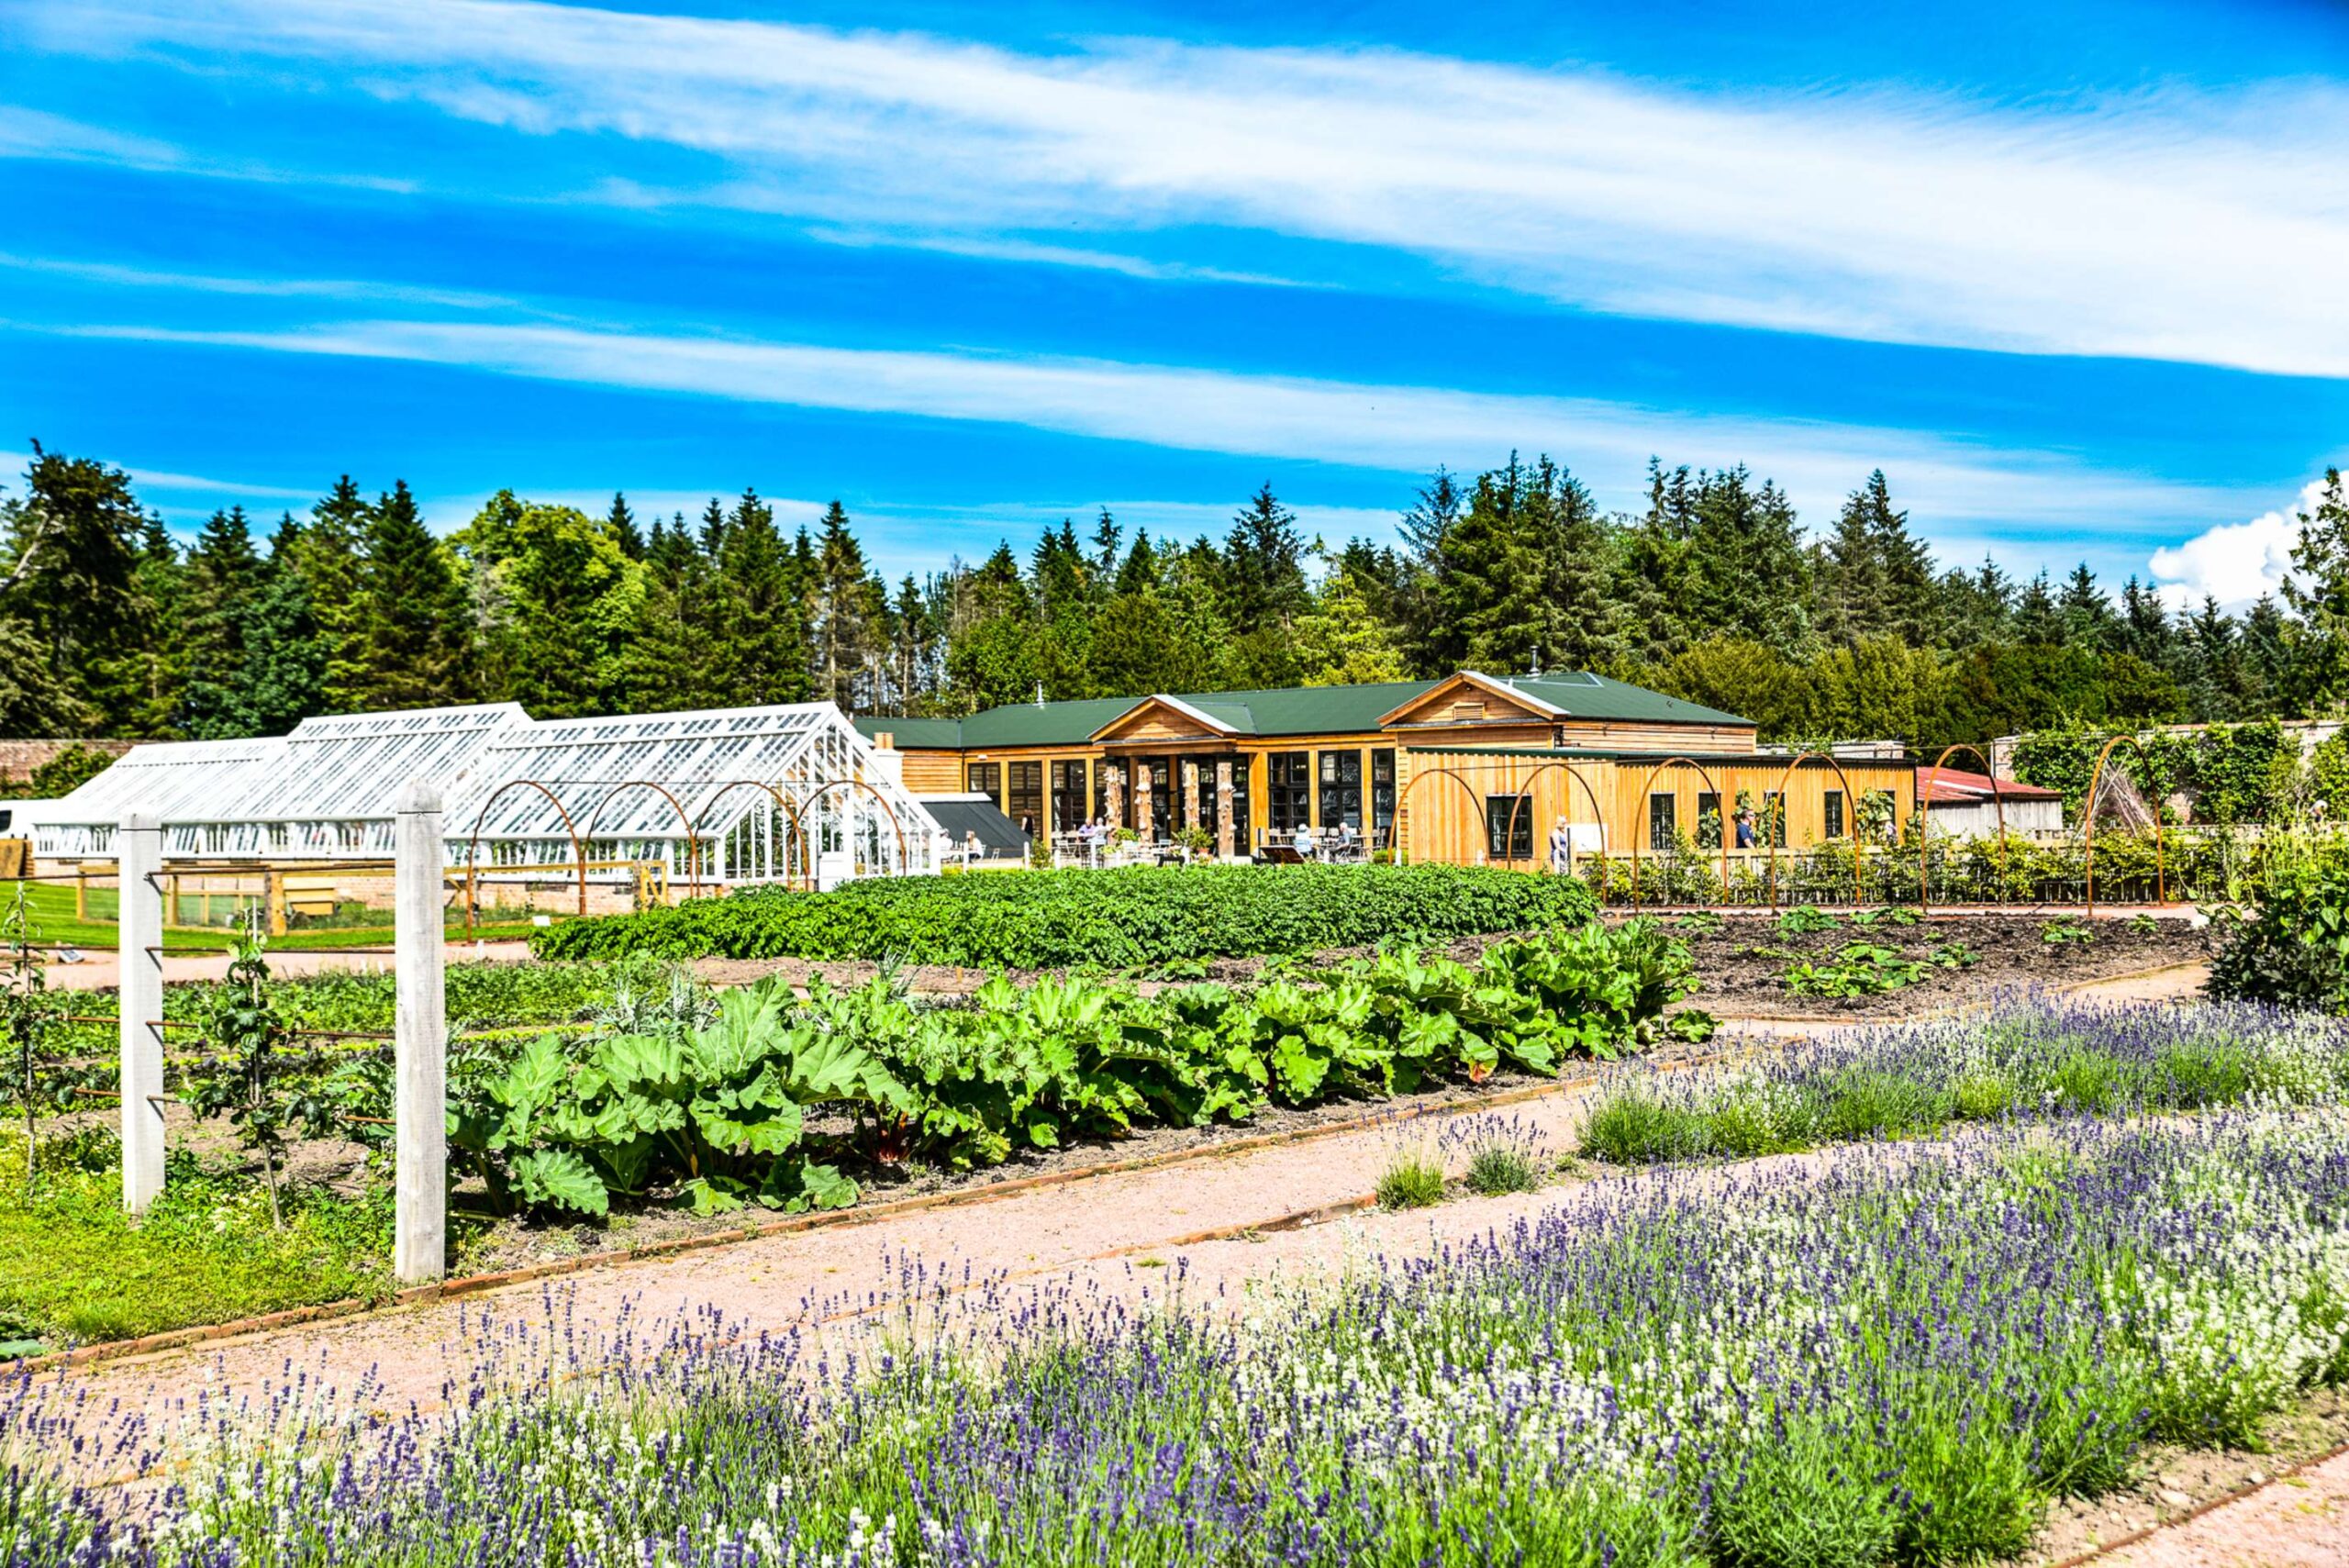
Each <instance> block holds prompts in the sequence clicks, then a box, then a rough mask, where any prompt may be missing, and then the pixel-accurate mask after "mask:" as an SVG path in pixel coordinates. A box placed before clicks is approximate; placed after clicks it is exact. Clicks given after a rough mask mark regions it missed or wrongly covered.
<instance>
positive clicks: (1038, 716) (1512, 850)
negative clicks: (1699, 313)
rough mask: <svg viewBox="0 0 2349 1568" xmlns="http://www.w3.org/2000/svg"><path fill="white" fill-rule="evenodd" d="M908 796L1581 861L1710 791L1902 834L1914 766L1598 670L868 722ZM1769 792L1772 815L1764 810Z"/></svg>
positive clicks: (1024, 816) (1802, 839) (1816, 837)
mask: <svg viewBox="0 0 2349 1568" xmlns="http://www.w3.org/2000/svg"><path fill="white" fill-rule="evenodd" d="M856 723H857V728H859V729H861V730H862V731H863V733H864V734H865V735H867V736H869V737H871V738H872V740H874V742H875V743H876V744H877V745H880V746H882V747H885V748H888V749H892V750H895V751H898V752H900V753H901V754H902V755H903V758H904V777H905V783H906V786H907V789H908V790H909V791H911V792H912V793H913V794H915V795H956V794H963V793H973V794H979V795H986V796H988V797H989V798H990V799H992V800H994V801H995V802H996V804H997V805H999V806H1001V807H1002V808H1003V811H1004V813H1005V815H1006V816H1008V817H1010V818H1011V819H1012V820H1013V821H1014V822H1016V823H1019V824H1020V825H1021V826H1022V827H1024V828H1027V829H1028V830H1029V831H1030V832H1033V833H1041V834H1044V835H1047V836H1052V837H1057V836H1060V835H1064V834H1067V833H1070V832H1073V831H1074V830H1075V828H1078V827H1079V826H1080V825H1081V824H1083V823H1084V822H1085V821H1087V820H1091V821H1097V822H1107V823H1108V824H1109V825H1110V826H1112V827H1124V828H1133V829H1135V830H1137V831H1139V832H1140V833H1141V834H1142V835H1143V837H1145V838H1146V839H1149V840H1153V841H1167V840H1173V839H1175V837H1176V836H1177V835H1178V834H1180V833H1182V832H1184V831H1185V830H1186V829H1189V828H1201V829H1204V830H1205V831H1206V832H1207V833H1208V835H1210V836H1211V837H1212V839H1213V840H1214V843H1215V847H1216V851H1217V852H1218V853H1219V854H1221V855H1244V854H1248V853H1250V852H1252V851H1257V850H1260V849H1263V848H1264V847H1266V846H1267V845H1272V844H1282V843H1287V842H1289V841H1290V840H1292V839H1293V838H1294V836H1295V834H1296V831H1297V828H1298V826H1299V825H1300V824H1301V825H1303V826H1305V827H1307V828H1310V829H1312V830H1313V831H1314V832H1315V833H1317V834H1319V835H1329V834H1331V833H1334V832H1335V831H1336V830H1338V828H1340V826H1341V824H1342V825H1344V826H1345V827H1346V828H1351V829H1352V830H1353V832H1354V833H1355V834H1356V835H1358V836H1360V837H1361V838H1362V839H1363V840H1365V841H1366V842H1367V843H1368V844H1369V845H1370V846H1371V847H1373V848H1375V849H1381V850H1391V851H1393V852H1394V854H1395V857H1396V858H1397V859H1398V860H1401V861H1406V862H1408V861H1430V860H1434V861H1446V862H1453V863H1456V864H1475V863H1520V864H1526V863H1532V862H1536V861H1538V860H1539V859H1541V858H1542V853H1543V849H1544V846H1545V844H1546V841H1547V840H1548V838H1549V835H1550V831H1551V828H1552V826H1553V824H1555V823H1556V822H1557V821H1559V820H1560V819H1562V818H1563V819H1564V821H1565V822H1567V823H1568V824H1569V825H1570V828H1571V829H1572V833H1573V837H1574V839H1575V846H1576V849H1577V851H1593V850H1598V851H1607V852H1610V853H1615V854H1626V853H1629V852H1630V851H1631V845H1632V840H1633V837H1634V836H1635V835H1637V836H1638V837H1639V840H1640V843H1641V846H1642V849H1643V850H1646V851H1653V850H1657V849H1664V848H1667V847H1669V846H1670V845H1671V844H1672V843H1673V842H1674V840H1675V836H1677V835H1683V834H1685V835H1687V837H1688V838H1690V839H1692V840H1707V839H1709V840H1710V841H1711V842H1714V843H1718V842H1719V840H1718V838H1714V837H1712V834H1711V827H1710V825H1711V824H1715V823H1718V822H1719V821H1720V816H1719V812H1720V806H1721V803H1722V801H1723V800H1726V801H1728V802H1729V803H1730V804H1729V807H1728V814H1729V816H1730V817H1732V818H1733V817H1735V815H1736V812H1737V810H1738V808H1739V806H1740V805H1741V804H1751V805H1752V806H1754V808H1755V809H1756V812H1757V823H1766V822H1769V821H1772V820H1774V816H1773V812H1774V810H1775V811H1776V818H1775V819H1776V820H1778V821H1780V823H1781V826H1780V827H1779V829H1778V831H1779V833H1780V836H1781V843H1782V845H1783V846H1785V847H1801V846H1804V845H1808V844H1811V843H1815V842H1818V841H1820V840H1825V839H1831V838H1843V837H1847V836H1849V835H1850V834H1851V833H1852V832H1853V831H1854V827H1855V826H1856V825H1858V824H1860V823H1863V822H1865V823H1870V824H1874V823H1876V822H1882V823H1884V824H1886V825H1887V827H1888V828H1889V829H1890V830H1894V831H1897V830H1898V825H1899V824H1900V823H1902V822H1905V821H1906V820H1907V818H1908V816H1909V812H1910V811H1911V810H1913V809H1914V805H1915V786H1914V779H1913V770H1912V768H1911V765H1910V764H1909V762H1906V761H1898V760H1891V759H1885V758H1871V759H1868V760H1865V761H1861V760H1856V759H1831V758H1826V757H1812V758H1806V759H1802V760H1799V761H1798V760H1796V759H1793V758H1791V757H1789V756H1787V755H1786V754H1783V753H1771V752H1763V751H1759V750H1758V749H1757V747H1756V744H1755V739H1754V727H1753V722H1752V721H1751V720H1748V719H1743V718H1740V717H1737V716H1736V715H1734V714H1730V713H1723V712H1720V710H1718V709H1715V708H1709V707H1705V706H1700V705H1698V704H1696V703H1691V702H1685V701H1682V700H1681V699H1679V698H1677V697H1668V696H1664V695H1661V694H1660V693H1656V692H1651V691H1647V690H1644V689H1642V688H1641V687H1638V686H1633V685H1628V684H1624V683H1622V682H1620V681H1613V680H1609V679H1607V678H1606V677H1604V676H1600V675H1591V674H1582V673H1561V674H1553V675H1536V676H1508V677H1498V676H1491V675H1485V674H1480V673H1476V672H1475V671H1462V672H1460V673H1457V674H1453V675H1448V676H1445V677H1444V678H1442V679H1441V680H1435V681H1404V682H1394V683H1389V684H1378V685H1360V686H1299V687H1289V688H1285V689H1281V690H1275V691H1258V692H1213V693H1196V694H1180V695H1176V694H1168V693H1157V694H1152V695H1147V696H1139V697H1106V698H1099V699H1092V700H1085V701H1076V702H1038V703H1019V704H1010V705H1007V706H1002V707H994V708H988V709H985V711H983V712H980V713H975V714H973V715H971V716H970V717H967V718H961V719H952V718H889V717H869V718H860V719H858V720H857V721H856ZM1781 796H1783V802H1782V804H1781V802H1780V799H1779V797H1781Z"/></svg>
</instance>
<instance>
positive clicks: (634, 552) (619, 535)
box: [604, 490, 657, 561]
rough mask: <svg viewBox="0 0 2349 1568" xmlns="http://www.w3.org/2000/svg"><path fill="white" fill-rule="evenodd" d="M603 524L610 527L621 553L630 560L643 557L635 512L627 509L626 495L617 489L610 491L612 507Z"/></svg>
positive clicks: (642, 538) (642, 547)
mask: <svg viewBox="0 0 2349 1568" xmlns="http://www.w3.org/2000/svg"><path fill="white" fill-rule="evenodd" d="M604 526H605V527H606V528H608V529H610V531H611V535H612V539H613V540H614V542H616V543H617V544H618V546H619V547H620V553H621V554H622V555H625V556H627V557H628V558H629V560H630V561H641V560H643V559H644V535H643V534H642V533H640V532H639V531H638V529H637V526H636V514H635V513H634V512H632V511H630V510H629V505H628V497H627V496H626V495H622V494H621V493H620V492H619V491H618V490H615V491H613V492H612V509H611V511H610V512H608V513H607V514H606V516H605V519H604ZM656 526H657V525H656Z"/></svg>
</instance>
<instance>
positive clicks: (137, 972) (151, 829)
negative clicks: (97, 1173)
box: [115, 812, 163, 1215]
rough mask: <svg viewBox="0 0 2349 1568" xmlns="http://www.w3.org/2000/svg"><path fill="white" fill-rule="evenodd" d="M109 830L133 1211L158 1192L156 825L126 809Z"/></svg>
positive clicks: (125, 1147)
mask: <svg viewBox="0 0 2349 1568" xmlns="http://www.w3.org/2000/svg"><path fill="white" fill-rule="evenodd" d="M116 857H117V858H116V862H115V872H116V876H115V881H116V883H117V893H116V895H115V900H116V905H117V911H116V919H117V925H116V928H115V940H116V943H117V951H116V957H117V960H118V962H119V969H118V977H117V988H116V998H115V1002H116V1007H117V1010H118V1012H119V1013H120V1015H121V1016H120V1018H119V1019H118V1020H117V1022H118V1024H119V1027H120V1029H121V1031H122V1084H121V1091H122V1207H124V1208H126V1209H128V1211H129V1212H130V1213H131V1214H133V1215H139V1214H144V1213H146V1212H147V1206H148V1205H150V1204H151V1203H153V1202H154V1201H155V1200H156V1198H158V1197H160V1196H161V1195H162V1191H163V1106H162V1103H161V1102H162V1096H163V1029H162V1018H163V888H162V871H163V825H162V823H161V822H160V821H159V820H157V819H156V818H155V817H150V816H148V815H146V814H145V813H142V812H134V813H132V814H131V815H129V816H127V817H124V818H123V819H122V826H121V827H120V828H118V829H117V840H116Z"/></svg>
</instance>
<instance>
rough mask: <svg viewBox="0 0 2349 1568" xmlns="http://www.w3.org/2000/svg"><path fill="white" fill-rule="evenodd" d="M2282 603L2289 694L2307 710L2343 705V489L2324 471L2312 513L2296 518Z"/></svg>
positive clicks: (2347, 512)
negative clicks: (2288, 618)
mask: <svg viewBox="0 0 2349 1568" xmlns="http://www.w3.org/2000/svg"><path fill="white" fill-rule="evenodd" d="M2299 516H2300V537H2299V540H2298V541H2297V542H2296V543H2294V545H2293V546H2292V572H2291V574H2290V575H2288V576H2287V577H2286V578H2285V579H2284V602H2285V603H2286V604H2288V605H2289V606H2291V609H2292V616H2293V623H2292V626H2291V628H2290V630H2289V632H2288V635H2287V639H2286V646H2287V650H2288V653H2289V656H2290V674H2289V677H2288V687H2289V690H2290V693H2291V695H2292V696H2293V697H2294V699H2296V700H2297V701H2298V702H2299V703H2300V704H2303V705H2305V706H2307V708H2308V709H2309V710H2310V711H2317V710H2326V711H2330V710H2332V709H2334V708H2337V707H2340V706H2343V705H2344V704H2349V488H2344V486H2343V482H2342V478H2341V471H2340V470H2339V469H2337V468H2332V469H2327V470H2325V473H2324V486H2323V489H2322V491H2321V494H2320V495H2319V496H2318V499H2317V505H2316V510H2315V511H2313V512H2302V513H2301V514H2300V515H2299Z"/></svg>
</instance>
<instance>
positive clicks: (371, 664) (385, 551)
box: [350, 480, 551, 717]
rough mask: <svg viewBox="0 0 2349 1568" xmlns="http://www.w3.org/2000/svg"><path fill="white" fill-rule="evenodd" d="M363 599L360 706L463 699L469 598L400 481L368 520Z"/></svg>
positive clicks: (355, 681) (355, 688)
mask: <svg viewBox="0 0 2349 1568" xmlns="http://www.w3.org/2000/svg"><path fill="white" fill-rule="evenodd" d="M359 594H360V606H361V610H360V615H359V617H358V627H359V636H360V643H359V654H358V659H357V662H358V665H359V670H358V673H356V674H354V675H353V676H352V677H351V683H350V685H351V691H352V692H353V693H354V694H355V695H357V697H358V699H359V703H360V706H362V707H365V708H369V709H373V710H376V711H383V710H386V709H396V708H415V707H438V706H444V705H447V704H451V703H455V702H459V701H462V699H463V697H464V696H465V695H467V682H466V670H465V662H466V659H465V656H466V653H467V651H468V646H467V645H468V642H469V640H470V639H468V637H467V635H466V626H465V620H466V616H465V600H464V595H463V593H462V590H461V589H460V588H459V587H458V584H457V573H456V569H455V567H454V565H453V564H452V563H451V560H450V558H449V554H448V552H447V550H444V549H443V548H442V546H441V544H440V540H439V539H434V538H433V537H432V533H431V530H430V529H429V528H426V527H425V526H424V518H423V517H422V516H421V515H420V514H419V513H418V512H417V506H416V497H415V496H414V495H411V494H410V493H409V491H408V487H407V482H406V480H395V481H394V482H393V485H392V493H391V494H390V495H384V496H383V497H381V498H380V499H378V501H377V502H376V504H375V506H374V508H373V515H372V516H371V517H369V519H368V526H367V555H366V562H365V566H364V570H363V572H362V576H361V579H360V585H359ZM550 717H551V716H550Z"/></svg>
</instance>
